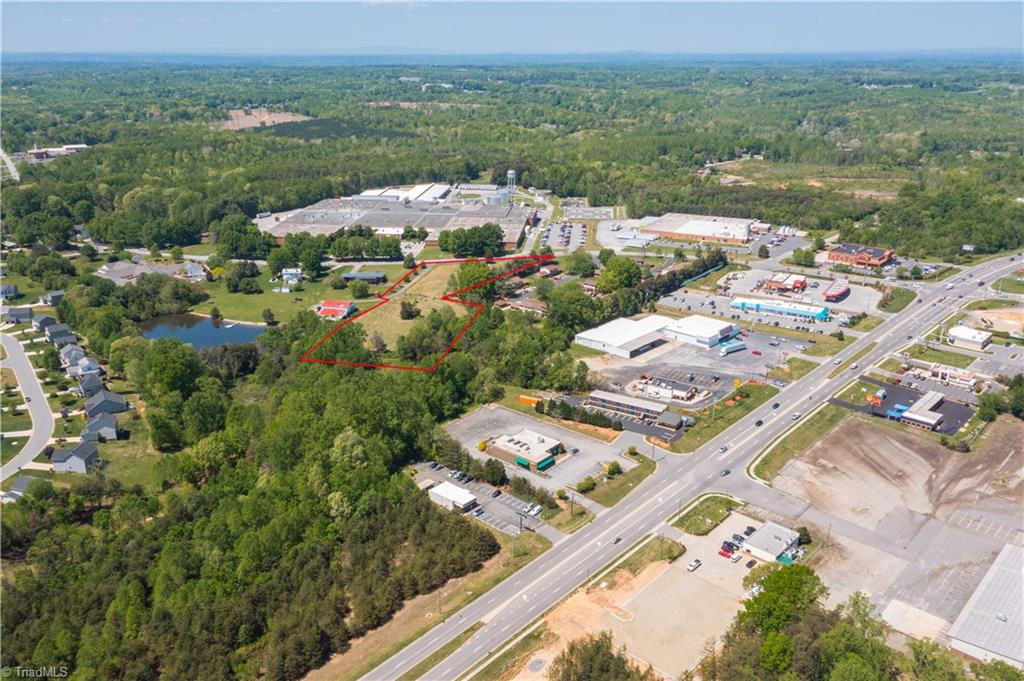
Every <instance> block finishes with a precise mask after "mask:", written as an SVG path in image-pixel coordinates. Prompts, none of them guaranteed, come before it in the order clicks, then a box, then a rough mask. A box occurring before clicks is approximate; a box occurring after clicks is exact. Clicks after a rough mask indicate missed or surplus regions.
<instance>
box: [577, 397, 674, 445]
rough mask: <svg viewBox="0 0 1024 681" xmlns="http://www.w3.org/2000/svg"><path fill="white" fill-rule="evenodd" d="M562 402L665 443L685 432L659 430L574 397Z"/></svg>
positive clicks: (631, 417)
mask: <svg viewBox="0 0 1024 681" xmlns="http://www.w3.org/2000/svg"><path fill="white" fill-rule="evenodd" d="M562 400H564V401H566V402H568V403H569V404H571V405H573V406H575V407H583V408H584V409H586V410H587V411H589V412H591V413H594V412H601V413H603V414H604V415H605V416H607V417H608V418H611V419H615V420H616V421H618V422H619V423H621V424H622V429H623V430H628V431H629V432H631V433H639V434H640V435H646V436H650V437H653V438H657V439H658V440H664V441H665V442H675V441H676V440H678V439H679V438H681V437H682V436H683V434H684V433H685V432H686V431H685V430H684V429H682V428H680V429H679V430H677V431H670V430H668V429H667V428H661V427H660V426H656V425H654V424H653V423H647V422H646V421H644V420H643V419H639V418H636V417H634V416H626V415H625V414H619V413H616V412H612V411H606V410H604V409H598V408H597V407H592V406H589V405H584V404H583V402H584V401H585V398H583V397H577V396H576V395H563V396H562Z"/></svg>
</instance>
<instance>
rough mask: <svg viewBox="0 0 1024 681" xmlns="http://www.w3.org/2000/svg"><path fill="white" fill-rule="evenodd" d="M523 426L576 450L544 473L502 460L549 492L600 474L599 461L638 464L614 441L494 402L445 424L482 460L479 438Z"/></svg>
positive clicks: (513, 471) (508, 468)
mask: <svg viewBox="0 0 1024 681" xmlns="http://www.w3.org/2000/svg"><path fill="white" fill-rule="evenodd" d="M524 428H529V429H530V430H533V431H535V432H537V433H540V434H541V435H544V436H546V437H549V438H551V439H553V440H558V441H559V442H561V443H562V444H563V445H564V446H565V448H566V450H567V451H569V452H571V451H572V450H573V449H576V450H578V451H577V452H576V453H574V454H563V455H561V456H559V457H558V458H557V463H556V464H555V465H554V466H552V467H551V468H549V469H547V470H546V471H544V473H536V472H534V471H528V470H526V469H524V468H520V467H518V466H514V465H512V464H509V463H506V462H502V463H504V464H505V470H506V471H507V473H508V474H509V475H510V476H512V475H520V476H523V477H525V478H527V479H528V480H530V482H532V483H533V484H535V485H537V486H539V487H543V488H544V489H547V490H549V491H551V492H554V491H556V490H558V489H563V488H566V487H570V486H574V485H575V484H576V483H577V482H579V481H580V480H582V479H583V478H585V477H587V476H588V475H601V474H602V473H603V468H602V465H603V464H605V463H607V462H609V461H618V462H619V465H620V466H622V469H623V470H630V469H632V468H634V467H635V466H636V465H637V464H636V462H635V461H633V460H632V459H630V458H628V457H625V456H622V449H621V448H620V447H618V446H616V445H615V444H614V443H607V442H601V441H600V440H595V439H593V438H590V437H587V436H586V435H581V434H580V433H577V432H576V431H573V430H568V429H566V428H562V427H560V426H557V425H555V424H553V423H548V422H546V421H542V420H540V419H535V418H532V417H530V416H527V415H526V414H521V413H519V412H517V411H513V410H511V409H506V408H505V407H500V406H497V405H494V404H489V405H485V406H483V407H480V408H479V409H476V410H474V411H472V412H470V413H469V414H466V415H465V416H463V417H462V418H460V419H458V420H456V421H453V422H451V423H449V424H448V425H447V426H446V429H447V430H448V433H449V434H450V435H451V436H452V437H454V438H455V439H456V440H458V441H459V442H460V443H461V444H462V446H463V447H465V448H466V449H467V450H468V451H469V453H470V454H471V455H472V456H474V457H476V458H478V459H481V460H485V459H487V458H489V457H488V456H487V454H485V453H483V452H481V451H479V450H478V449H477V445H478V444H479V443H480V441H481V440H488V439H490V438H493V437H496V436H498V435H503V434H512V433H516V432H518V431H520V430H522V429H524ZM499 498H500V497H499Z"/></svg>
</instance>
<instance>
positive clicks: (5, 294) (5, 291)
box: [0, 284, 18, 300]
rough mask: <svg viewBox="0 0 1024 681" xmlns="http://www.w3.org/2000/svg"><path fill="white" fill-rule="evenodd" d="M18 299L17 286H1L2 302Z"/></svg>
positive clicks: (0, 298)
mask: <svg viewBox="0 0 1024 681" xmlns="http://www.w3.org/2000/svg"><path fill="white" fill-rule="evenodd" d="M17 297H18V285H17V284H0V300H7V299H8V298H17Z"/></svg>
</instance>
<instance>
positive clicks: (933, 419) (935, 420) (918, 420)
mask: <svg viewBox="0 0 1024 681" xmlns="http://www.w3.org/2000/svg"><path fill="white" fill-rule="evenodd" d="M943 398H944V395H943V394H942V393H940V392H938V391H935V390H929V391H928V392H926V393H925V394H924V395H922V396H921V398H920V399H919V400H917V401H916V402H914V403H913V404H911V405H909V406H908V407H907V408H906V409H905V410H903V412H902V414H901V415H900V419H899V420H900V421H901V422H902V423H906V424H907V425H911V426H916V427H918V428H925V429H926V430H935V429H936V428H937V427H938V426H939V424H940V423H942V414H940V413H939V412H938V411H936V410H937V409H938V408H939V405H940V404H942V400H943ZM896 406H897V407H900V406H902V405H896Z"/></svg>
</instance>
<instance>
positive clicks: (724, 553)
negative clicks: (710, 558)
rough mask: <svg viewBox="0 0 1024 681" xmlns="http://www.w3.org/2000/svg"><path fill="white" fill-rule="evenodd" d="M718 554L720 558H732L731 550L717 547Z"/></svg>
mask: <svg viewBox="0 0 1024 681" xmlns="http://www.w3.org/2000/svg"><path fill="white" fill-rule="evenodd" d="M718 555H720V556H721V557H722V558H732V551H726V550H725V549H719V550H718Z"/></svg>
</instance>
